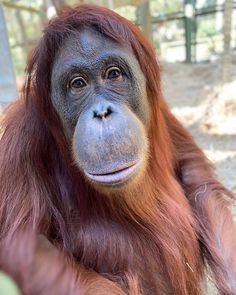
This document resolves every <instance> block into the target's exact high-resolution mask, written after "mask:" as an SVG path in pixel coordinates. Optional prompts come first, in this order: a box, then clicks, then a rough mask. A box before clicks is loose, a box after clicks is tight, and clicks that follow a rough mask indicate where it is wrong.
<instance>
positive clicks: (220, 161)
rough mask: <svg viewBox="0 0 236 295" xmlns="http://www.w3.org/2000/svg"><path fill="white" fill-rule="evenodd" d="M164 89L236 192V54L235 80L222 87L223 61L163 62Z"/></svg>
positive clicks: (176, 113) (181, 116)
mask: <svg viewBox="0 0 236 295" xmlns="http://www.w3.org/2000/svg"><path fill="white" fill-rule="evenodd" d="M161 65H162V69H163V92H164V95H165V97H166V99H167V101H168V103H169V105H170V106H171V108H172V111H173V112H174V114H175V115H176V116H177V117H178V118H179V120H180V121H181V122H182V123H183V124H184V125H185V126H186V127H187V128H188V129H189V131H190V132H191V134H192V135H193V136H194V138H195V140H196V141H197V143H198V144H199V146H200V147H201V148H202V149H203V150H204V151H205V153H206V154H207V156H208V157H209V159H210V160H211V161H213V162H214V164H215V166H216V173H217V175H218V176H219V179H220V180H221V181H223V183H224V184H225V185H226V186H227V187H228V188H229V189H231V190H233V191H234V192H236V56H235V57H233V62H232V82H231V83H229V84H226V85H224V86H221V73H222V69H221V62H220V60H218V61H215V62H212V63H206V64H196V65H187V64H182V63H181V64H180V63H175V64H170V63H161Z"/></svg>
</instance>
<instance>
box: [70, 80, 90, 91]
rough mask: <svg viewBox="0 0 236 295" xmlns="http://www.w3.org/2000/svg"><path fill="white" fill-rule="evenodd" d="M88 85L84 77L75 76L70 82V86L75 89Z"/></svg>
mask: <svg viewBox="0 0 236 295" xmlns="http://www.w3.org/2000/svg"><path fill="white" fill-rule="evenodd" d="M86 85H87V83H86V81H85V79H84V78H82V77H75V78H74V79H72V80H71V81H70V83H69V87H70V88H71V89H72V90H73V89H78V88H83V87H85V86H86Z"/></svg>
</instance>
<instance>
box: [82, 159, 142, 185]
mask: <svg viewBox="0 0 236 295" xmlns="http://www.w3.org/2000/svg"><path fill="white" fill-rule="evenodd" d="M139 164H140V162H136V163H135V164H133V165H131V166H128V167H125V168H122V169H119V170H115V171H112V172H109V173H101V174H91V173H87V172H86V175H87V176H88V177H89V178H90V179H91V180H93V181H95V182H100V183H104V184H117V183H120V182H123V181H124V180H126V179H127V178H128V177H130V176H131V175H133V174H134V172H135V171H136V170H137V167H138V166H139Z"/></svg>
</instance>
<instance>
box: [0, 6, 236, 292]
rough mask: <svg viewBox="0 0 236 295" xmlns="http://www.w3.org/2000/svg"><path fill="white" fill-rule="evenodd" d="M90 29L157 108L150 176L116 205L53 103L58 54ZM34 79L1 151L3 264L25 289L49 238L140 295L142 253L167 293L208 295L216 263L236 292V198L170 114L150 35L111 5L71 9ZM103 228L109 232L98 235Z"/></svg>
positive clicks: (50, 38) (222, 286)
mask: <svg viewBox="0 0 236 295" xmlns="http://www.w3.org/2000/svg"><path fill="white" fill-rule="evenodd" d="M83 26H88V27H93V28H94V29H96V30H97V31H99V32H101V33H102V34H103V35H104V36H107V37H108V38H111V39H112V40H114V41H116V42H118V43H119V44H122V45H124V46H126V47H128V48H130V50H132V52H133V53H134V55H135V56H136V58H137V60H138V61H139V64H140V66H141V69H142V71H143V73H144V75H145V77H146V88H147V89H146V90H147V94H148V99H149V103H150V106H151V111H152V114H151V124H150V128H149V130H148V138H149V145H150V151H149V159H148V167H147V171H146V177H145V178H144V180H142V181H141V182H140V184H137V189H134V190H132V191H131V192H127V195H126V196H123V195H122V196H120V198H115V197H109V198H108V197H107V196H106V195H103V194H101V193H98V192H96V191H94V190H93V189H92V188H91V187H89V186H88V185H87V184H86V182H85V181H84V179H83V177H82V176H81V174H80V172H79V171H78V169H77V168H76V166H75V165H74V162H73V160H72V156H71V152H70V146H69V144H68V142H67V141H66V139H65V137H64V134H63V131H62V126H61V122H60V120H59V118H58V115H57V114H56V112H55V110H54V109H53V106H52V103H51V99H50V93H51V84H50V80H51V71H52V67H53V62H54V60H55V56H56V55H57V52H58V50H59V48H60V47H61V46H63V43H64V41H65V40H66V39H67V38H69V37H70V35H71V34H73V33H74V32H76V31H78V30H79V29H80V28H81V27H83ZM26 75H27V76H26V82H25V86H24V88H23V93H22V95H21V97H20V99H19V100H17V101H16V103H14V104H13V105H11V106H10V107H9V109H8V111H7V112H6V116H5V119H4V123H3V134H2V138H1V143H0V201H1V204H0V225H1V226H0V251H1V255H0V265H1V266H2V268H3V269H4V270H5V271H7V272H9V273H10V274H11V275H12V276H13V277H14V278H15V279H16V280H17V281H18V282H19V284H23V283H22V282H23V281H24V280H27V275H28V276H29V277H28V280H30V279H29V278H30V274H29V272H28V271H27V267H28V266H29V265H30V261H31V260H32V256H33V253H34V249H35V243H36V240H37V236H38V235H39V234H44V235H45V236H46V237H47V238H48V239H49V240H50V241H51V242H52V243H53V244H54V245H56V246H57V247H58V248H60V249H61V251H63V252H65V253H66V254H67V255H68V256H69V257H71V259H75V258H76V260H77V261H79V262H80V263H82V264H83V265H84V266H85V267H87V268H91V269H93V270H95V271H96V272H97V273H103V275H104V276H105V277H107V278H108V279H110V280H112V281H115V282H116V283H118V284H119V285H121V286H122V288H123V289H124V290H129V292H130V294H142V290H141V287H140V289H139V290H138V287H137V288H136V287H135V288H136V289H137V291H135V292H137V293H135V292H134V291H133V293H132V286H133V285H132V283H131V281H132V280H133V278H135V280H136V281H137V284H136V285H135V286H137V285H138V284H139V281H142V274H140V273H138V271H137V270H136V269H135V265H134V257H135V250H136V249H139V253H143V257H145V258H144V260H145V261H146V265H147V268H148V267H149V266H150V268H151V269H156V270H158V271H159V272H160V273H161V274H162V275H163V276H164V277H165V280H166V283H163V285H158V282H155V278H154V277H152V273H151V271H150V274H149V277H150V282H152V283H153V284H154V285H155V288H156V290H159V292H160V294H164V292H165V291H164V290H165V286H166V285H167V286H168V288H169V290H170V293H171V294H176V295H188V294H191V295H198V294H201V291H200V288H201V284H202V277H203V267H204V265H205V263H207V264H208V265H209V266H210V267H211V270H212V274H213V279H215V281H216V285H217V287H218V289H219V290H220V291H221V293H222V294H230V290H232V289H230V288H233V287H232V286H233V284H234V283H233V282H234V281H233V280H234V279H235V278H236V277H235V276H236V274H235V273H236V267H235V260H236V258H235V254H233V250H232V246H233V245H234V246H235V238H233V237H232V233H234V235H235V228H234V227H233V222H232V218H231V215H230V211H229V210H228V206H229V205H231V203H232V200H231V198H232V197H233V196H232V194H231V193H230V192H228V191H227V190H226V189H225V188H224V187H223V186H222V185H221V184H220V183H219V182H218V181H217V180H216V178H215V176H214V173H213V169H212V166H211V164H210V163H209V162H208V160H207V159H206V158H205V156H204V154H203V153H202V152H201V150H200V149H199V148H198V147H197V145H196V144H195V142H194V141H193V139H192V137H191V136H190V135H189V134H188V132H187V131H186V130H185V129H184V128H183V127H182V125H181V124H180V123H179V122H178V121H177V120H176V119H175V118H174V117H173V115H172V114H171V112H170V111H169V108H168V106H167V105H166V103H165V101H164V99H163V96H162V92H161V81H160V67H159V65H158V63H157V59H156V56H155V51H154V49H153V47H152V46H151V45H150V43H149V42H148V41H147V39H146V38H145V36H144V35H143V34H142V33H141V32H140V30H139V29H138V28H137V27H136V26H134V25H133V24H132V23H131V22H129V21H128V20H126V19H124V18H123V17H121V16H119V15H118V14H116V13H115V12H113V11H111V10H108V9H106V8H103V7H98V6H94V5H81V6H78V7H75V8H65V9H64V10H63V11H62V12H61V13H60V14H59V15H58V16H57V17H56V18H54V19H53V20H52V21H50V22H49V25H48V26H47V27H46V29H45V30H44V34H43V36H42V38H41V40H40V41H39V44H38V46H37V47H36V49H35V50H34V52H33V54H32V55H31V57H30V59H29V62H28V66H27V70H26ZM223 195H227V196H229V198H224V197H223ZM218 213H219V216H218V217H217V216H215V214H218ZM91 220H94V221H96V226H94V225H93V222H91ZM114 220H115V221H116V222H117V223H118V224H120V225H121V231H122V235H119V237H117V236H115V235H114V234H113V233H112V231H111V228H110V226H109V224H110V222H111V221H114ZM99 226H100V228H102V229H104V230H103V231H102V232H101V236H99V237H97V234H96V229H97V227H99ZM219 227H220V228H219ZM78 228H79V229H80V230H79V237H80V240H79V241H78V232H77V231H78ZM222 229H224V230H222ZM85 233H86V234H85ZM137 233H138V234H137ZM139 235H140V236H141V237H142V239H141V238H138V236H139ZM89 237H90V238H89ZM91 237H92V238H91ZM99 239H101V241H106V244H107V245H109V249H108V248H107V247H108V246H107V245H105V243H101V242H99ZM127 239H129V240H130V241H131V243H130V244H129V245H128V246H127V243H126V241H127ZM147 241H149V242H147ZM93 243H94V245H95V246H96V249H95V246H94V245H93ZM26 245H27V246H26ZM219 245H220V246H219ZM113 248H114V249H113ZM88 249H89V250H88ZM108 250H109V251H110V255H111V256H110V259H107V253H108ZM96 253H99V257H96ZM127 253H128V254H127ZM104 261H106V262H104ZM114 263H116V265H115V266H114ZM229 266H230V268H231V271H230V270H229V269H227V267H229ZM23 271H24V276H25V277H26V278H22V277H23V274H22V273H23ZM147 272H148V271H147ZM19 273H21V274H22V275H21V276H22V277H21V278H20V279H19V278H18V277H19ZM105 273H106V274H105ZM117 273H123V274H122V276H121V277H119V276H117ZM49 277H50V275H49ZM117 277H119V278H117ZM131 277H132V280H131V279H130V278H131ZM40 283H41V284H44V282H40ZM145 283H146V284H148V282H145ZM22 288H23V287H22ZM133 288H134V287H133ZM155 294H156V293H155Z"/></svg>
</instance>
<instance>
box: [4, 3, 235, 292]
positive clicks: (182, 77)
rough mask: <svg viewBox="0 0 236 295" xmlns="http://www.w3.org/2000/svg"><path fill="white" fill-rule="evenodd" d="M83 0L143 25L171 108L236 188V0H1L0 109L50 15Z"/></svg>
mask: <svg viewBox="0 0 236 295" xmlns="http://www.w3.org/2000/svg"><path fill="white" fill-rule="evenodd" d="M79 3H95V4H98V5H103V6H106V7H109V8H110V9H113V10H115V11H116V12H118V13H119V14H121V15H122V16H124V17H126V18H128V19H129V20H131V21H132V22H134V23H135V24H136V25H137V26H139V27H140V28H141V29H142V30H143V32H144V33H145V34H146V36H147V37H148V38H149V40H150V41H151V42H152V43H153V46H154V47H155V49H156V52H157V56H158V59H159V60H160V63H161V67H162V77H163V79H162V88H163V92H164V94H165V97H166V99H167V101H168V103H169V105H170V107H171V108H172V111H173V112H174V113H175V115H176V116H177V117H178V118H179V120H180V121H181V122H182V123H183V124H184V125H185V126H186V127H187V128H188V129H189V130H190V132H191V133H192V134H193V136H194V138H195V140H196V141H197V142H198V144H199V145H200V146H201V148H202V149H203V150H204V151H205V153H206V154H207V156H208V157H209V158H210V159H211V160H212V161H213V162H214V163H215V166H216V172H217V174H218V176H219V179H220V180H221V181H223V182H224V183H225V185H226V186H227V187H228V188H229V189H231V190H233V191H234V192H236V1H232V0H225V1H223V0H171V1H168V0H150V1H145V0H94V1H93V0H90V1H89V0H88V1H86V0H84V1H82V0H81V1H79V0H0V40H1V41H0V116H1V112H2V110H3V108H4V107H5V106H6V105H7V104H8V103H9V102H11V101H13V100H14V99H15V98H16V97H17V93H18V92H19V91H20V89H21V87H22V84H23V81H24V69H25V66H26V61H27V56H28V54H29V53H30V51H31V50H32V49H33V48H34V47H35V45H36V44H37V41H38V40H39V38H40V36H41V35H42V30H43V28H44V26H45V25H46V24H47V21H48V20H49V19H50V18H52V17H53V16H54V15H55V14H56V13H57V11H58V10H60V9H61V8H62V7H63V6H65V5H76V4H79ZM1 282H2V284H3V285H1ZM4 284H5V285H4ZM4 288H5V289H4ZM9 288H12V285H11V283H9V282H6V280H4V279H2V278H1V277H0V290H1V291H2V292H3V290H4V292H3V293H2V292H1V294H7V295H16V294H18V293H17V290H16V289H14V287H13V288H12V289H9Z"/></svg>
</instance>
